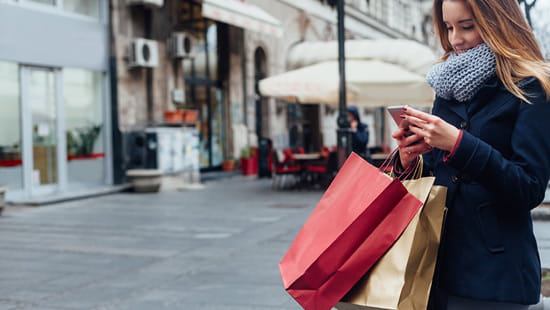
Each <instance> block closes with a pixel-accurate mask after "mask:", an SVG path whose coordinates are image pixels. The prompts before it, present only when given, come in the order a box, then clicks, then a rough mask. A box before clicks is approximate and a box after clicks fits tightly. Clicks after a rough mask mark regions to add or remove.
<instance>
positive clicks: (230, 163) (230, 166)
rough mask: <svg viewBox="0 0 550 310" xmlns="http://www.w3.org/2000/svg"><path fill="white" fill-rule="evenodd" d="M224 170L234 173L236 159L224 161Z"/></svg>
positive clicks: (231, 158)
mask: <svg viewBox="0 0 550 310" xmlns="http://www.w3.org/2000/svg"><path fill="white" fill-rule="evenodd" d="M222 170H223V171H233V170H235V158H233V157H230V158H227V159H224V160H223V161H222Z"/></svg>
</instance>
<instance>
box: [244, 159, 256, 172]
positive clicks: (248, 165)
mask: <svg viewBox="0 0 550 310" xmlns="http://www.w3.org/2000/svg"><path fill="white" fill-rule="evenodd" d="M241 173H242V174H243V175H254V174H258V160H257V159H256V158H254V157H253V158H241Z"/></svg>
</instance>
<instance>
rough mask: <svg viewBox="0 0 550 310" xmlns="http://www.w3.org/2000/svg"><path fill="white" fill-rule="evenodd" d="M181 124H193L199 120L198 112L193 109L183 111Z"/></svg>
mask: <svg viewBox="0 0 550 310" xmlns="http://www.w3.org/2000/svg"><path fill="white" fill-rule="evenodd" d="M182 114H183V122H184V123H188V124H194V123H196V122H197V121H198V120H199V111H198V110H195V109H183V110H182Z"/></svg>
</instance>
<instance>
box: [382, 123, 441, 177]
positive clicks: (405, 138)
mask: <svg viewBox="0 0 550 310" xmlns="http://www.w3.org/2000/svg"><path fill="white" fill-rule="evenodd" d="M392 137H393V138H394V139H395V140H397V148H398V149H399V158H400V159H401V166H402V167H403V168H405V169H407V168H408V167H409V165H410V164H411V163H412V162H413V160H414V159H415V157H417V156H418V155H420V154H424V153H426V152H429V151H431V150H432V147H431V146H430V145H428V144H427V143H426V142H425V141H424V139H423V137H420V136H419V135H417V134H415V133H412V132H411V130H410V129H409V124H408V123H407V122H405V121H402V122H401V125H400V126H399V129H398V130H396V131H395V132H393V134H392Z"/></svg>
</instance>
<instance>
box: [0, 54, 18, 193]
mask: <svg viewBox="0 0 550 310" xmlns="http://www.w3.org/2000/svg"><path fill="white" fill-rule="evenodd" d="M19 99H20V98H19V67H18V65H17V64H15V63H9V62H1V61H0V102H1V103H2V113H0V132H1V133H2V134H0V186H5V185H7V186H8V187H9V189H10V190H13V189H20V188H22V187H23V161H22V156H21V155H22V154H21V123H20V120H21V111H20V106H19Z"/></svg>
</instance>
